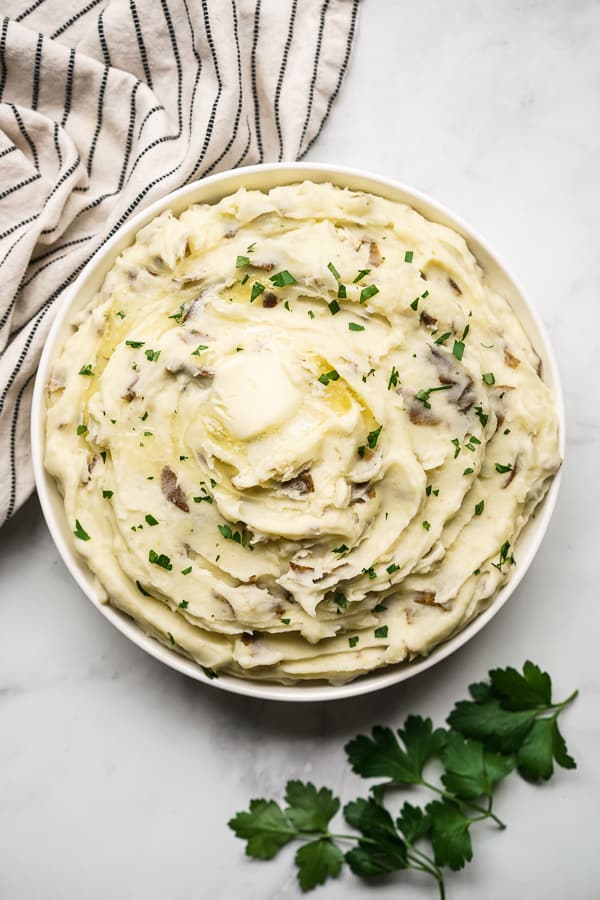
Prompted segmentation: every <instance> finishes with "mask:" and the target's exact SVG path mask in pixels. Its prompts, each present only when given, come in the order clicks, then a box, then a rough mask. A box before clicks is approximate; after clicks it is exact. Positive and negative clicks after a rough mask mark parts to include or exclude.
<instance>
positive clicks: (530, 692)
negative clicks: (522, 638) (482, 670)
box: [490, 660, 552, 709]
mask: <svg viewBox="0 0 600 900" xmlns="http://www.w3.org/2000/svg"><path fill="white" fill-rule="evenodd" d="M490 682H491V686H492V690H493V692H494V694H495V695H496V696H497V697H499V698H500V699H501V700H502V705H503V706H504V707H505V708H506V709H532V708H533V707H536V706H538V707H543V708H545V707H547V706H550V705H551V703H552V680H551V678H550V676H549V675H548V673H547V672H542V670H541V669H540V668H539V666H536V665H535V663H532V662H530V661H529V660H527V662H526V663H525V665H524V666H523V674H521V673H520V672H517V670H516V669H514V668H513V667H512V666H508V668H506V669H492V670H491V671H490Z"/></svg>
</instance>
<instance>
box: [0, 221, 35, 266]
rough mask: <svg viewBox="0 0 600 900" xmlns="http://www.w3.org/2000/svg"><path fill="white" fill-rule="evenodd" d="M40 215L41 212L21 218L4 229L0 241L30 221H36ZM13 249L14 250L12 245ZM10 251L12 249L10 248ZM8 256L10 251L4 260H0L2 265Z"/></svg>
mask: <svg viewBox="0 0 600 900" xmlns="http://www.w3.org/2000/svg"><path fill="white" fill-rule="evenodd" d="M39 217H40V214H39V213H35V215H33V216H29V217H28V218H27V219H21V221H20V222H17V224H16V225H13V226H12V227H11V228H7V229H6V231H3V232H2V233H1V234H0V241H2V240H3V239H4V238H5V237H8V236H9V235H11V234H13V233H14V232H15V231H18V230H19V228H22V227H23V225H29V223H30V222H35V220H36V219H39ZM11 250H12V247H11ZM9 253H10V250H9ZM7 256H8V253H7V254H6V256H5V257H4V259H3V260H2V262H0V266H1V265H2V263H3V262H4V260H5V259H6V257H7Z"/></svg>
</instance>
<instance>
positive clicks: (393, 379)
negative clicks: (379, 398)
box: [387, 366, 400, 391]
mask: <svg viewBox="0 0 600 900" xmlns="http://www.w3.org/2000/svg"><path fill="white" fill-rule="evenodd" d="M399 380H400V372H399V371H398V369H397V368H396V366H392V371H391V372H390V377H389V379H388V385H387V389H388V391H391V389H392V388H395V387H398V382H399Z"/></svg>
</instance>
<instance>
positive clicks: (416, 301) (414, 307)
mask: <svg viewBox="0 0 600 900" xmlns="http://www.w3.org/2000/svg"><path fill="white" fill-rule="evenodd" d="M420 299H421V298H420V297H415V299H414V300H413V302H412V303H411V304H410V308H411V309H414V311H415V312H416V311H417V307H418V305H419V300H420Z"/></svg>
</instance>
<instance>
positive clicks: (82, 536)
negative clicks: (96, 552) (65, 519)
mask: <svg viewBox="0 0 600 900" xmlns="http://www.w3.org/2000/svg"><path fill="white" fill-rule="evenodd" d="M73 534H74V535H75V537H76V538H79V540H80V541H89V540H90V536H89V534H88V533H87V531H86V530H85V528H83V527H82V525H81V522H80V521H79V519H75V531H74V532H73Z"/></svg>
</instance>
